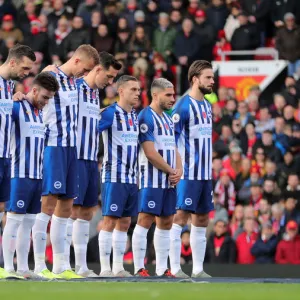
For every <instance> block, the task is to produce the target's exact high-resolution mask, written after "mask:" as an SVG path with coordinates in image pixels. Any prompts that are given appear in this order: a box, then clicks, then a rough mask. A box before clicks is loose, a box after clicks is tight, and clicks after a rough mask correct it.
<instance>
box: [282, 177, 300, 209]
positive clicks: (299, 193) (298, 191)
mask: <svg viewBox="0 0 300 300" xmlns="http://www.w3.org/2000/svg"><path fill="white" fill-rule="evenodd" d="M285 191H286V192H287V193H291V194H292V195H293V196H294V197H295V198H296V199H297V210H299V211H300V184H299V176H298V174H297V173H290V174H289V175H288V180H287V186H286V190H285Z"/></svg>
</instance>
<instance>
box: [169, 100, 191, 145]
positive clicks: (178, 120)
mask: <svg viewBox="0 0 300 300" xmlns="http://www.w3.org/2000/svg"><path fill="white" fill-rule="evenodd" d="M172 121H173V123H174V128H175V140H176V144H177V142H178V140H179V137H180V134H181V132H182V130H183V128H184V126H185V125H186V124H187V123H188V122H189V108H188V106H187V105H179V106H177V107H175V108H174V110H173V112H172Z"/></svg>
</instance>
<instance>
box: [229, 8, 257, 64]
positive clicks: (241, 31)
mask: <svg viewBox="0 0 300 300" xmlns="http://www.w3.org/2000/svg"><path fill="white" fill-rule="evenodd" d="M238 20H239V23H240V27H239V28H237V29H236V30H235V31H234V33H233V35H232V38H231V47H232V50H254V49H256V48H257V47H258V46H259V43H260V40H259V35H258V31H257V27H256V25H255V24H250V23H249V22H248V16H247V15H246V13H245V12H241V13H240V14H239V15H238ZM232 59H234V60H251V59H253V55H242V56H237V57H236V56H234V57H232Z"/></svg>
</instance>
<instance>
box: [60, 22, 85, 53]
mask: <svg viewBox="0 0 300 300" xmlns="http://www.w3.org/2000/svg"><path fill="white" fill-rule="evenodd" d="M72 28H73V29H72V31H71V32H70V33H69V35H68V36H67V37H66V39H65V41H64V57H65V59H67V58H68V57H71V55H72V53H73V52H74V51H75V50H76V49H77V48H78V47H79V46H80V45H82V44H89V42H90V37H89V35H88V33H87V31H86V30H85V29H84V28H83V20H82V18H81V17H78V16H76V17H74V18H73V21H72Z"/></svg>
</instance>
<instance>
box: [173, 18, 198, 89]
mask: <svg viewBox="0 0 300 300" xmlns="http://www.w3.org/2000/svg"><path fill="white" fill-rule="evenodd" d="M193 27H194V26H193V22H192V20H190V19H184V20H183V22H182V31H180V32H179V33H178V34H177V36H176V39H175V46H174V52H175V56H176V58H177V59H178V63H179V65H180V66H181V76H180V93H181V94H184V93H185V91H186V90H187V89H188V88H189V83H188V80H187V76H186V74H187V72H188V69H189V67H190V65H191V64H192V62H193V61H194V60H195V59H197V56H198V53H199V51H201V50H200V49H201V48H200V46H201V44H200V42H199V40H200V39H199V37H198V35H197V34H196V33H195V32H194V30H193Z"/></svg>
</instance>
